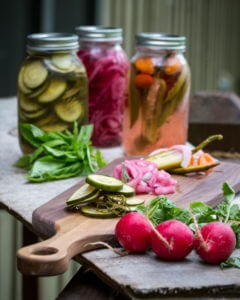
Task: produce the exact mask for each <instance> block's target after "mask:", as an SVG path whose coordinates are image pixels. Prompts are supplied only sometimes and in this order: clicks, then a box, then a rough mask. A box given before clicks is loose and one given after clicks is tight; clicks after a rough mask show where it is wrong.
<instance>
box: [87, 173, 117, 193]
mask: <svg viewBox="0 0 240 300" xmlns="http://www.w3.org/2000/svg"><path fill="white" fill-rule="evenodd" d="M86 182H87V183H88V184H90V185H92V186H95V187H96V188H99V189H101V190H103V191H106V192H108V191H109V192H117V191H119V190H120V189H121V188H122V187H123V183H122V181H121V180H119V179H117V178H114V177H111V176H106V175H98V174H90V175H88V176H87V178H86Z"/></svg>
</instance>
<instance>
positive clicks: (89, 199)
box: [67, 191, 100, 208]
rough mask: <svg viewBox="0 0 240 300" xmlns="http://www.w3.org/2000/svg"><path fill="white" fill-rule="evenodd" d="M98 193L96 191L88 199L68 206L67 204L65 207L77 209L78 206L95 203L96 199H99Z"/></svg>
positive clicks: (75, 201) (76, 201)
mask: <svg viewBox="0 0 240 300" xmlns="http://www.w3.org/2000/svg"><path fill="white" fill-rule="evenodd" d="M99 194H100V191H97V193H96V194H94V195H92V196H91V197H89V198H86V199H83V200H74V201H73V202H72V203H71V204H68V202H67V206H68V207H69V208H78V207H80V206H83V205H86V204H89V203H92V202H96V201H97V199H98V197H99Z"/></svg>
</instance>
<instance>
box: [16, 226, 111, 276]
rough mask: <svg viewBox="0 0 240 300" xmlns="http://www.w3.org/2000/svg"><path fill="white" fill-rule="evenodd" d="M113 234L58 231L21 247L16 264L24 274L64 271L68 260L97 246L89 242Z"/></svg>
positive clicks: (109, 236)
mask: <svg viewBox="0 0 240 300" xmlns="http://www.w3.org/2000/svg"><path fill="white" fill-rule="evenodd" d="M112 238H113V235H112V234H110V235H106V234H105V235H101V234H100V235H92V236H91V235H89V233H88V232H86V233H85V234H83V233H80V234H79V235H76V234H75V230H74V231H73V230H72V231H69V232H61V231H60V232H58V233H57V234H56V235H54V236H53V237H52V238H50V239H47V240H45V241H43V242H39V243H36V244H33V245H30V246H26V247H24V248H21V249H19V250H18V252H17V266H18V269H19V271H20V272H22V273H23V274H25V275H37V276H51V275H58V274H61V273H64V272H65V271H66V270H67V268H68V264H69V261H70V259H71V258H72V257H74V256H75V255H77V254H80V253H83V252H86V251H89V250H93V249H96V248H99V247H98V246H96V245H89V243H92V242H96V241H103V240H104V241H109V240H110V239H112Z"/></svg>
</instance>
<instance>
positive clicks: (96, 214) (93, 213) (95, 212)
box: [81, 205, 115, 218]
mask: <svg viewBox="0 0 240 300" xmlns="http://www.w3.org/2000/svg"><path fill="white" fill-rule="evenodd" d="M81 212H82V213H83V214H84V215H86V216H89V217H92V218H113V217H115V215H114V214H113V213H112V212H110V211H109V210H107V209H103V208H102V209H97V208H96V207H95V206H93V205H87V206H83V207H81Z"/></svg>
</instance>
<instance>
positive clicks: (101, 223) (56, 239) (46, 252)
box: [17, 158, 240, 276]
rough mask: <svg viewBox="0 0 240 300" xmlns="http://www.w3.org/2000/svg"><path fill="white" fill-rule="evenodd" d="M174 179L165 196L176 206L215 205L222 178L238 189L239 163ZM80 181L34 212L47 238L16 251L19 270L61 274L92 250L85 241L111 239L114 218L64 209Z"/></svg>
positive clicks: (103, 171) (37, 227) (35, 223)
mask: <svg viewBox="0 0 240 300" xmlns="http://www.w3.org/2000/svg"><path fill="white" fill-rule="evenodd" d="M124 159H125V158H120V159H117V160H115V161H114V162H112V163H111V164H109V165H108V166H106V167H105V168H103V169H101V170H99V171H98V173H101V174H111V173H112V170H113V168H114V166H115V165H116V164H118V163H120V162H121V161H123V160H124ZM175 178H176V179H177V181H178V186H177V191H176V193H175V194H173V195H171V196H169V198H170V199H171V200H173V201H175V202H176V203H177V205H178V206H179V207H187V206H188V205H189V203H190V202H191V201H203V202H205V203H207V204H209V205H212V206H215V205H217V204H218V203H219V202H220V201H221V200H222V191H221V187H222V183H223V182H224V181H228V182H229V183H230V184H231V185H232V186H233V188H234V189H235V190H236V191H239V190H240V165H237V164H233V163H221V164H220V165H219V166H218V167H216V168H215V170H214V171H213V172H212V173H211V174H209V175H195V176H175ZM83 183H84V181H81V182H79V183H78V184H76V185H74V186H73V187H71V188H70V189H68V190H67V191H65V192H64V193H62V194H60V195H58V196H57V197H55V198H54V199H52V200H51V201H49V202H48V203H46V204H45V205H43V206H41V207H40V208H38V209H36V210H35V211H34V213H33V227H34V228H35V230H36V231H37V232H40V233H41V234H43V235H44V236H46V237H51V238H50V239H47V240H45V241H43V242H41V243H38V244H34V245H31V246H28V247H25V248H22V249H20V250H19V251H18V253H17V257H18V268H19V270H20V271H21V272H22V273H24V274H31V275H42V276H45V275H56V274H60V273H63V272H65V271H66V270H67V267H68V263H69V260H70V259H71V258H72V257H74V256H75V255H77V254H79V253H83V252H86V251H89V250H92V249H96V246H92V245H87V244H88V243H91V242H94V241H99V240H101V241H109V240H110V239H112V238H113V235H114V228H115V225H116V223H117V221H118V219H117V218H115V219H93V218H88V217H85V216H83V215H81V214H80V213H78V212H76V213H74V212H70V211H68V210H67V209H66V204H65V202H66V199H68V197H69V196H70V195H71V194H72V193H73V192H74V191H75V190H76V189H78V188H79V187H80V186H81V185H82V184H83ZM141 197H143V198H144V199H145V202H148V201H149V200H150V199H152V198H153V196H149V195H142V196H141ZM86 245H87V246H86Z"/></svg>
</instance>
